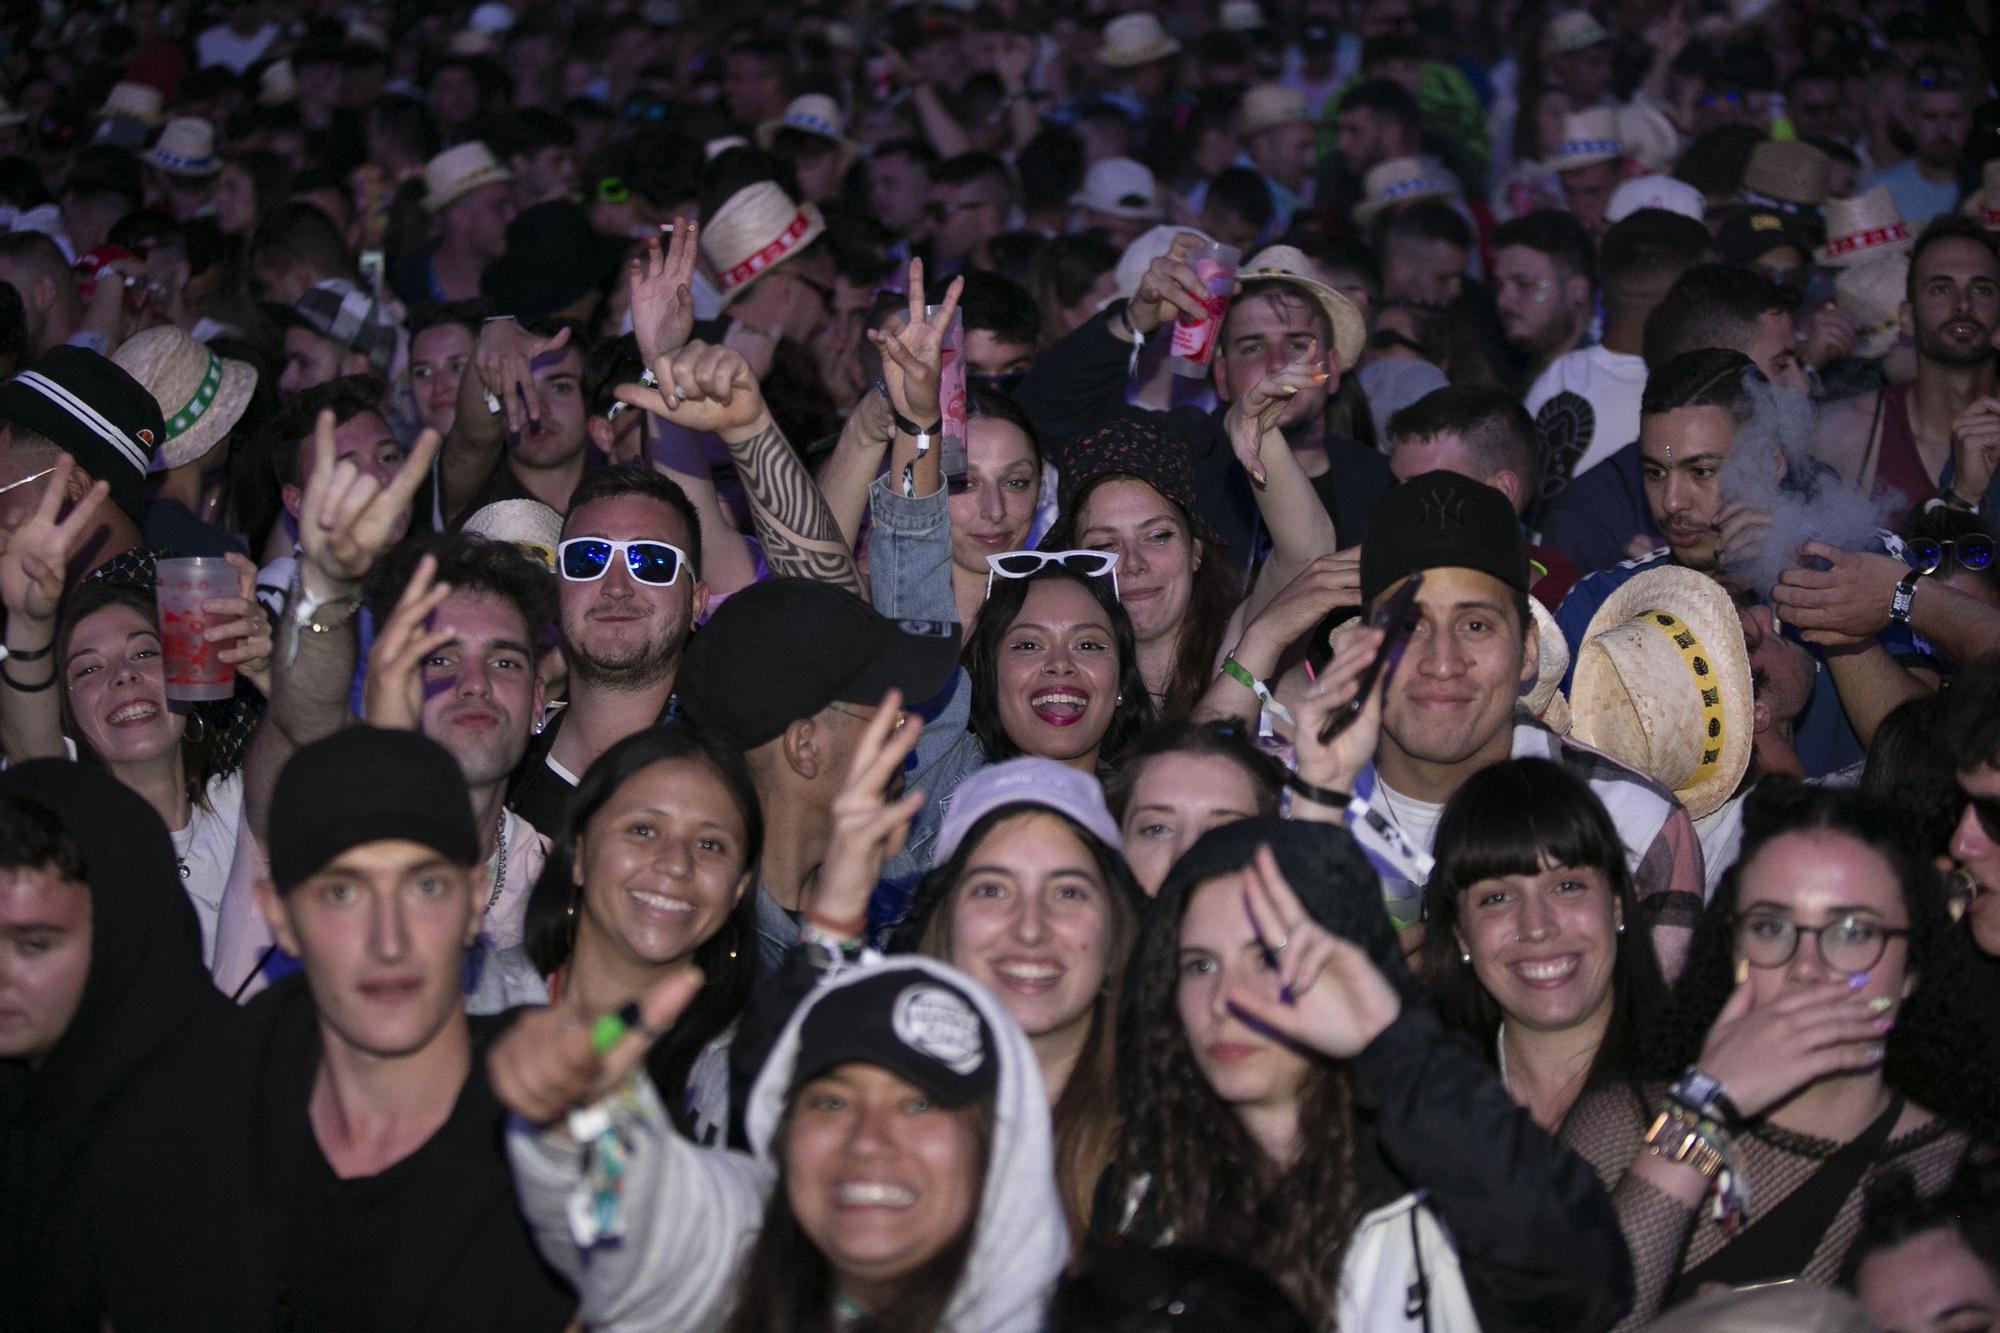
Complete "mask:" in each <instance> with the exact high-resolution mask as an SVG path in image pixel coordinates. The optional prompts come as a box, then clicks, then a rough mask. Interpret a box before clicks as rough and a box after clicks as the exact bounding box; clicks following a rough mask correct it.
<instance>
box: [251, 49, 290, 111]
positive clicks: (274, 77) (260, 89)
mask: <svg viewBox="0 0 2000 1333" xmlns="http://www.w3.org/2000/svg"><path fill="white" fill-rule="evenodd" d="M298 97H299V81H298V78H297V77H296V76H295V75H294V74H293V73H292V62H291V61H289V60H274V61H272V62H271V63H270V64H268V65H266V66H265V67H264V72H263V73H262V74H261V75H259V76H258V78H257V105H258V106H283V105H284V104H285V103H287V102H296V101H297V100H298Z"/></svg>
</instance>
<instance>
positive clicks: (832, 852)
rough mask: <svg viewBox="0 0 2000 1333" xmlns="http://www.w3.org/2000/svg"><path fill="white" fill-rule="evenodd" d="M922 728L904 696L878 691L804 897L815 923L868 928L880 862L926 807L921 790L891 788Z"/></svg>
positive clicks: (849, 930)
mask: <svg viewBox="0 0 2000 1333" xmlns="http://www.w3.org/2000/svg"><path fill="white" fill-rule="evenodd" d="M923 729H924V724H923V721H922V719H920V718H914V717H912V718H908V719H907V720H906V719H905V716H904V713H903V696H902V695H901V694H900V693H898V692H897V691H895V690H890V691H889V693H888V694H886V695H884V696H883V698H882V702H881V704H880V705H879V706H878V707H877V708H876V709H875V715H874V716H873V717H871V718H870V719H869V720H868V727H867V730H865V731H863V732H862V734H861V742H860V744H859V745H857V746H856V747H855V750H854V757H853V758H852V759H851V760H849V761H848V765H847V781H846V783H845V784H844V785H843V787H842V789H841V793H840V795H838V796H836V797H835V798H834V801H833V836H832V838H831V839H830V840H829V842H828V844H827V851H826V859H825V860H823V861H821V862H820V867H819V874H818V875H817V876H816V877H815V878H814V881H813V891H812V897H811V899H810V900H809V901H808V902H807V903H806V912H807V915H808V918H809V919H810V920H811V921H812V923H813V924H814V925H815V926H819V927H821V928H822V929H824V930H827V931H830V932H834V933H845V934H847V935H848V936H849V937H852V936H855V935H859V934H860V933H861V932H862V930H864V929H865V928H866V926H867V922H868V899H869V897H870V896H871V895H872V894H873V893H874V892H875V884H876V881H877V880H879V879H880V878H881V877H882V863H883V862H884V861H887V860H888V859H889V858H890V857H892V856H894V855H895V854H896V853H897V852H899V851H901V850H903V843H904V841H905V840H906V839H907V838H908V837H909V835H910V821H911V820H913V819H915V818H916V817H917V812H918V811H919V810H921V809H923V808H924V794H923V793H922V792H920V791H910V792H904V793H902V794H901V795H897V796H892V795H890V793H889V786H890V783H891V782H892V781H893V780H894V779H895V777H896V775H897V774H899V773H901V772H902V771H903V761H904V760H905V759H907V758H909V755H910V751H911V750H913V749H915V748H916V744H917V737H918V736H920V735H922V734H923ZM822 923H824V924H822Z"/></svg>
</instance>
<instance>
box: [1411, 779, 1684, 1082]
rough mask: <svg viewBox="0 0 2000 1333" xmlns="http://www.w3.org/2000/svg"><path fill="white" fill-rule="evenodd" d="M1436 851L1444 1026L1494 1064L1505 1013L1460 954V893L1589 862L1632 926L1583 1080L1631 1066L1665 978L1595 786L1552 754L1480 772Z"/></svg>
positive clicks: (1433, 912) (1442, 826)
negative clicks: (1604, 1022)
mask: <svg viewBox="0 0 2000 1333" xmlns="http://www.w3.org/2000/svg"><path fill="white" fill-rule="evenodd" d="M1436 856H1437V868H1436V869H1435V870H1434V871H1433V872H1432V873H1431V878H1430V883H1429V884H1428V885H1427V886H1425V889H1424V915H1425V919H1426V921H1428V922H1429V925H1428V927H1427V929H1426V930H1425V932H1424V945H1423V966H1422V972H1423V977H1424V981H1425V984H1426V987H1427V988H1428V990H1429V992H1430V997H1431V1004H1432V1005H1433V1006H1434V1007H1435V1008H1436V1009H1437V1012H1438V1017H1439V1018H1440V1019H1442V1020H1443V1021H1444V1024H1445V1026H1446V1027H1453V1028H1457V1029H1458V1030H1459V1031H1461V1032H1464V1033H1466V1034H1467V1035H1469V1036H1470V1037H1471V1038H1472V1039H1473V1042H1474V1043H1475V1044H1476V1045H1477V1046H1478V1047H1479V1050H1480V1052H1481V1054H1482V1055H1483V1056H1484V1057H1485V1058H1486V1059H1488V1060H1491V1059H1492V1058H1493V1052H1494V1039H1495V1037H1496V1035H1497V1034H1498V1033H1499V1030H1500V1022H1501V1019H1502V1017H1503V1015H1502V1013H1501V1011H1500V1006H1499V1004H1498V1003H1497V1002H1496V1001H1495V1000H1494V998H1493V995H1492V993H1491V992H1489V991H1488V990H1487V989H1486V987H1485V986H1483V985H1481V984H1480V982H1479V977H1478V975H1477V974H1476V973H1474V972H1473V970H1472V968H1471V967H1470V966H1468V965H1466V964H1465V963H1464V962H1463V960H1461V959H1460V958H1459V956H1458V952H1459V945H1458V943H1457V935H1458V927H1459V918H1460V915H1461V913H1460V906H1461V904H1460V899H1461V898H1462V897H1463V896H1464V894H1465V892H1466V891H1467V890H1468V889H1470V888H1472V887H1473V886H1474V885H1475V884H1478V883H1479V882H1480V881H1481V880H1487V879H1495V878H1498V877H1500V876H1502V875H1534V874H1539V873H1540V872H1541V870H1542V868H1543V866H1544V865H1548V864H1553V865H1559V866H1575V867H1579V868H1582V867H1588V868H1590V869H1593V870H1596V871H1598V872H1599V873H1600V874H1602V875H1603V876H1604V880H1605V883H1606V885H1607V886H1608V887H1609V888H1610V890H1611V895H1612V897H1613V898H1614V899H1615V900H1616V901H1617V903H1618V904H1619V906H1620V908H1621V909H1622V910H1623V912H1624V917H1623V919H1624V920H1625V921H1626V922H1629V923H1630V929H1627V930H1624V931H1622V932H1621V933H1620V934H1618V935H1617V936H1616V937H1615V938H1616V941H1617V943H1616V952H1615V954H1614V956H1613V961H1612V969H1611V1022H1610V1024H1609V1026H1607V1027H1606V1028H1605V1032H1604V1040H1603V1041H1602V1042H1601V1043H1599V1045H1598V1048H1597V1054H1596V1055H1595V1056H1594V1057H1593V1058H1592V1059H1591V1062H1590V1071H1589V1073H1588V1074H1587V1075H1585V1078H1584V1086H1585V1087H1589V1086H1591V1085H1592V1084H1593V1083H1596V1082H1598V1081H1599V1080H1600V1079H1602V1078H1603V1077H1605V1076H1606V1075H1608V1074H1611V1073H1614V1072H1618V1071H1622V1070H1625V1069H1627V1068H1628V1067H1629V1066H1630V1063H1631V1057H1632V1049H1633V1043H1634V1042H1635V1040H1636V1039H1637V1036H1638V1034H1639V1032H1640V1031H1641V1030H1643V1029H1644V1028H1646V1027H1647V1026H1649V1025H1650V1024H1651V1023H1652V1021H1653V1019H1654V1017H1655V1015H1657V1014H1658V1012H1659V1010H1660V1008H1661V1006H1662V1005H1663V1004H1665V1002H1666V997H1667V983H1666V981H1665V980H1664V979H1663V978H1662V977H1661V974H1660V962H1659V959H1658V958H1657V957H1656V956H1655V955H1654V953H1653V944H1652V939H1651V936H1650V935H1649V934H1648V933H1647V931H1646V929H1645V926H1644V921H1645V917H1644V916H1643V914H1642V913H1641V912H1640V910H1639V900H1638V896H1637V895H1636V894H1635V893H1633V891H1632V876H1631V872H1630V871H1629V870H1627V868H1626V864H1625V844H1624V843H1623V842H1622V841H1621V840H1620V838H1619V836H1618V826H1617V825H1616V824H1614V823H1612V821H1611V816H1610V815H1609V814H1607V813H1605V809H1604V805H1603V803H1602V802H1601V801H1599V800H1598V799H1597V794H1596V793H1595V792H1593V791H1592V790H1591V789H1590V784H1589V783H1587V782H1585V781H1584V780H1583V779H1582V778H1580V777H1577V776H1576V775H1575V774H1574V773H1572V772H1570V771H1569V770H1568V769H1566V768H1564V767H1563V766H1562V765H1561V764H1557V763H1552V762H1550V761H1549V760H1547V759H1509V760H1505V761H1503V762H1501V763H1498V764H1494V765H1493V766H1491V767H1490V768H1484V769H1481V770H1480V771H1479V772H1477V773H1475V774H1473V775H1472V776H1471V777H1470V778H1467V779H1466V781H1465V785H1463V786H1462V787H1460V788H1459V789H1458V791H1457V792H1456V793H1454V794H1453V796H1452V798H1451V800H1450V802H1449V803H1447V804H1446V806H1445V808H1444V814H1443V815H1442V816H1441V817H1440V818H1439V819H1438V826H1437V840H1436Z"/></svg>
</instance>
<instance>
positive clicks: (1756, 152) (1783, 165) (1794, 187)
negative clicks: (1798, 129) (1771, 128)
mask: <svg viewBox="0 0 2000 1333" xmlns="http://www.w3.org/2000/svg"><path fill="white" fill-rule="evenodd" d="M1832 171H1833V159H1832V158H1830V157H1828V156H1827V155H1826V154H1825V153H1823V152H1821V151H1820V150H1819V149H1817V148H1815V147H1813V146H1812V145H1811V144H1809V143H1806V142H1804V141H1803V140H1799V139H1785V140H1782V141H1781V140H1776V139H1766V140H1765V141H1764V142H1763V143H1760V144H1758V145H1757V146H1756V147H1755V148H1753V149H1752V150H1751V151H1750V165H1748V166H1747V167H1745V168H1744V169H1743V191H1744V193H1745V194H1752V195H1759V196H1762V197H1763V198H1764V199H1768V200H1770V201H1772V202H1774V203H1780V204H1798V205H1802V206H1804V207H1807V208H1818V207H1819V206H1820V205H1821V204H1824V203H1825V202H1826V195H1827V178H1828V176H1829V174H1830V173H1831V172H1832Z"/></svg>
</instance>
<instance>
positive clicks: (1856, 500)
mask: <svg viewBox="0 0 2000 1333" xmlns="http://www.w3.org/2000/svg"><path fill="white" fill-rule="evenodd" d="M1743 389H1744V394H1745V396H1746V397H1747V398H1748V399H1749V401H1750V419H1749V420H1748V421H1745V422H1744V423H1743V424H1742V425H1740V426H1739V427H1737V430H1736V443H1735V447H1734V448H1733V449H1732V450H1731V451H1730V455H1729V457H1728V459H1727V460H1725V461H1724V462H1723V465H1722V470H1721V472H1720V473H1719V474H1718V475H1717V477H1716V484H1717V486H1718V488H1719V489H1720V491H1721V494H1722V499H1723V503H1724V504H1731V503H1734V504H1740V505H1742V506H1744V507H1745V508H1748V509H1753V510H1756V511H1757V512H1759V513H1765V514H1769V515H1770V516H1771V526H1770V528H1769V529H1768V530H1767V531H1766V533H1765V535H1764V541H1763V543H1762V545H1761V546H1759V547H1758V549H1757V550H1756V551H1755V552H1754V553H1753V554H1751V555H1748V556H1744V557H1742V558H1739V559H1737V560H1735V561H1733V562H1730V563H1726V564H1724V565H1723V567H1722V568H1723V572H1725V573H1728V574H1731V575H1734V576H1735V577H1737V578H1738V579H1741V580H1742V581H1744V582H1746V583H1748V584H1750V585H1751V586H1752V587H1754V588H1756V589H1757V592H1758V594H1759V595H1760V596H1762V597H1765V598H1769V597H1770V595H1771V586H1772V585H1773V584H1775V583H1776V582H1777V581H1778V576H1779V575H1780V574H1782V573H1783V572H1784V571H1785V570H1787V569H1791V568H1794V567H1796V566H1797V565H1798V563H1799V555H1798V550H1799V547H1800V546H1801V545H1803V544H1804V543H1806V542H1808V541H1821V542H1825V543H1827V544H1828V545H1830V546H1838V547H1840V548H1841V549H1842V550H1846V551H1868V550H1875V549H1878V541H1877V538H1876V532H1877V530H1878V529H1880V528H1881V527H1882V525H1883V523H1884V521H1885V520H1886V519H1887V518H1888V517H1889V516H1890V515H1891V514H1893V513H1895V512H1896V511H1897V510H1898V509H1900V508H1901V507H1902V506H1903V504H1904V500H1903V497H1902V496H1900V495H1898V494H1894V493H1885V494H1883V495H1880V496H1875V497H1870V496H1867V495H1864V494H1862V493H1861V492H1860V491H1859V490H1858V489H1857V488H1855V487H1853V486H1850V485H1848V484H1847V483H1846V482H1845V481H1844V480H1843V479H1842V478H1841V477H1840V475H1839V474H1838V473H1837V472H1835V471H1834V470H1833V469H1832V468H1830V467H1828V466H1827V465H1826V464H1824V463H1822V462H1820V461H1819V460H1818V459H1817V458H1816V457H1815V456H1814V454H1813V440H1814V435H1815V431H1816V429H1817V426H1818V411H1817V409H1816V408H1815V407H1814V405H1813V402H1812V400H1811V399H1810V398H1808V397H1806V396H1805V395H1804V394H1799V393H1792V392H1789V391H1787V390H1784V389H1779V388H1775V387H1773V386H1772V385H1771V384H1769V383H1766V382H1764V381H1763V379H1762V377H1761V376H1756V377H1752V376H1748V375H1746V376H1745V383H1744V386H1743ZM1780 460H1782V464H1781V462H1780Z"/></svg>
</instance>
